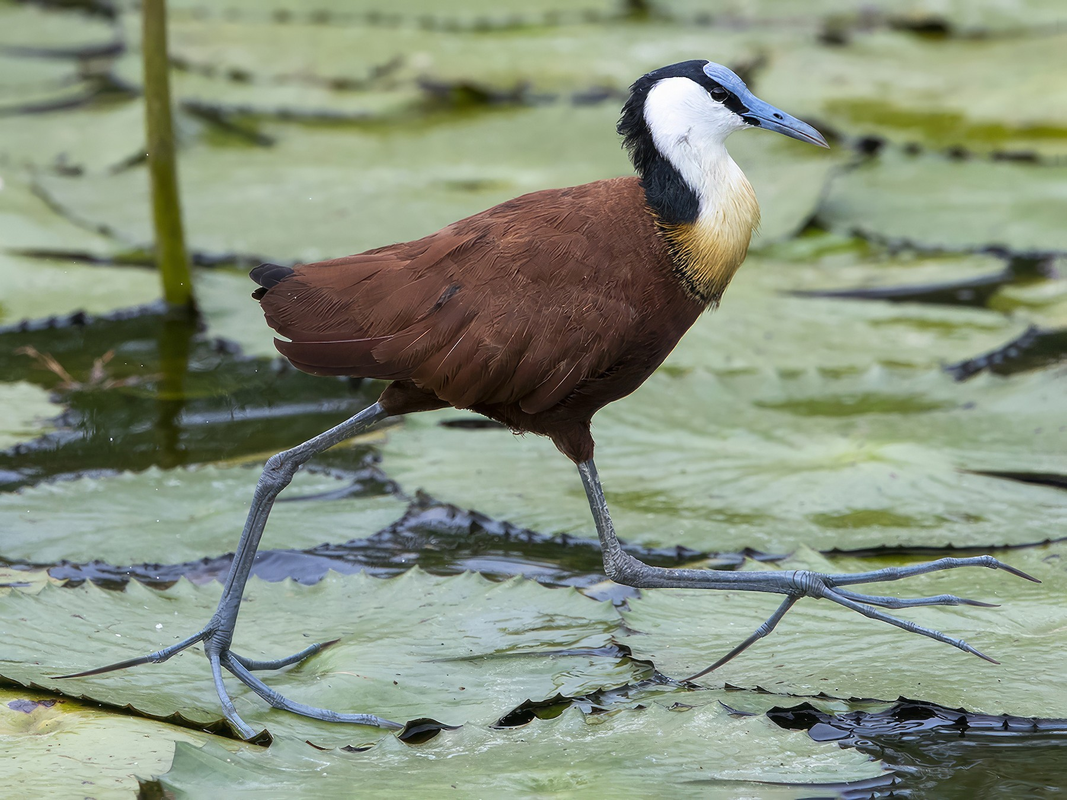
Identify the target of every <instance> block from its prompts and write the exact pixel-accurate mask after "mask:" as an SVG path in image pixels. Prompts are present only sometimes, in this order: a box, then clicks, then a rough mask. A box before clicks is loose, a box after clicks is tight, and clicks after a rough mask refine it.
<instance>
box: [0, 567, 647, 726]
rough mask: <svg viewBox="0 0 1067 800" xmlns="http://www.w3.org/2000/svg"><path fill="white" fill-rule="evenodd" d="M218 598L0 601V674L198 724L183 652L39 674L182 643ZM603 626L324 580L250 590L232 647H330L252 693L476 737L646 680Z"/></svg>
mask: <svg viewBox="0 0 1067 800" xmlns="http://www.w3.org/2000/svg"><path fill="white" fill-rule="evenodd" d="M220 590H221V589H220V586H219V585H218V584H211V585H209V586H204V587H197V586H194V585H192V584H190V583H188V582H186V581H180V582H179V583H177V584H175V585H174V586H173V587H172V588H170V589H168V590H166V591H162V592H160V591H155V590H152V589H147V588H145V587H143V586H141V585H139V584H136V583H131V584H130V585H129V587H128V588H127V589H126V591H124V592H113V591H108V590H104V589H99V588H97V587H95V586H93V585H92V584H89V583H86V584H83V585H82V586H81V587H78V588H77V589H59V588H55V587H45V589H44V590H42V591H41V592H40V593H39V594H37V595H35V596H34V595H28V594H26V593H23V592H11V593H9V594H8V595H7V596H5V597H0V627H2V628H3V631H2V635H3V639H4V642H5V646H4V650H3V652H2V653H0V676H2V677H3V678H5V679H7V680H11V681H16V682H18V683H20V684H23V685H30V684H32V685H36V686H43V687H48V688H49V689H50V690H54V691H59V692H62V693H64V694H66V695H69V696H83V697H88V698H91V699H93V700H97V701H100V702H106V703H112V704H116V705H126V704H130V705H132V706H133V707H134V708H136V709H137V710H139V711H140V712H142V713H146V714H149V715H153V716H160V717H163V716H167V715H170V714H174V713H180V714H181V715H182V716H183V717H184V718H186V719H188V720H191V721H193V722H194V723H196V724H207V723H209V722H212V721H214V720H217V719H218V718H219V717H220V716H221V715H220V712H219V707H218V699H217V698H216V697H215V694H214V690H213V687H212V684H211V680H210V673H209V671H208V667H207V663H206V661H205V660H204V659H203V658H201V657H200V656H199V655H198V654H196V653H194V652H190V653H187V654H186V655H185V656H183V657H179V658H176V659H173V660H171V661H168V662H166V665H165V666H145V667H139V668H135V669H131V670H128V671H124V672H119V673H112V674H107V675H100V676H95V677H91V678H79V679H69V680H64V681H56V680H54V679H52V678H51V677H50V676H52V675H57V674H63V673H65V672H72V671H75V670H80V669H85V668H88V667H92V666H96V665H99V664H102V663H107V662H108V661H115V660H119V659H124V658H130V657H133V656H136V655H140V654H142V653H147V652H150V651H153V650H157V649H159V648H160V647H162V646H165V645H167V644H170V643H172V642H175V641H177V640H179V639H181V638H183V637H185V636H188V635H189V634H190V633H192V632H193V631H194V630H195V629H196V626H199V625H202V624H204V623H205V622H206V621H207V620H208V618H209V617H210V616H211V614H212V613H213V612H214V609H215V605H216V603H217V602H218V598H219V594H220ZM472 608H477V609H478V611H477V613H472V611H471V609H472ZM618 625H619V617H618V614H617V612H616V611H615V609H614V608H613V606H612V605H611V604H610V603H606V602H597V601H594V600H590V599H588V598H586V597H583V596H582V595H581V594H579V593H578V592H577V591H576V590H574V589H549V588H545V587H543V586H541V585H540V584H538V583H536V582H534V581H528V580H524V579H522V578H514V579H512V580H509V581H506V582H504V583H495V584H494V583H491V582H490V581H488V580H486V579H485V578H482V577H480V576H478V575H475V574H471V573H467V574H464V575H459V576H455V577H451V578H435V577H431V576H429V575H427V574H426V573H423V572H420V571H418V570H412V571H410V572H407V573H404V574H403V575H401V576H399V577H397V578H392V579H389V580H382V579H378V578H370V577H367V576H366V575H363V574H358V575H350V576H340V575H337V574H330V575H327V576H326V578H325V579H323V580H322V581H321V582H319V583H317V584H315V585H313V586H301V585H299V584H294V583H292V582H289V581H285V582H282V583H265V582H263V581H260V580H257V579H255V578H253V579H252V580H251V581H250V583H249V585H248V588H247V590H246V592H245V601H244V604H243V605H242V607H241V621H240V624H239V625H238V627H237V634H236V637H235V642H234V648H235V650H236V651H237V652H240V653H242V654H243V655H246V656H248V657H251V658H263V657H267V658H277V657H280V656H283V655H288V654H289V653H291V652H294V651H297V650H300V649H302V648H304V647H307V646H308V645H309V644H310V643H312V642H316V641H319V642H321V641H329V640H331V639H336V638H338V637H340V639H341V640H340V642H338V643H337V644H335V645H334V646H332V647H330V648H328V649H326V650H324V651H323V652H321V653H320V654H318V655H317V656H315V657H313V658H311V659H309V660H307V661H305V662H304V663H303V664H301V665H300V666H299V667H298V668H295V669H291V670H289V671H287V672H284V673H263V675H264V676H265V680H266V681H267V682H268V683H269V684H270V685H271V686H272V687H274V688H275V689H277V690H278V691H280V692H282V693H283V694H286V695H287V696H291V697H292V698H293V699H295V700H300V701H302V702H306V703H310V704H313V705H319V706H324V707H327V708H333V709H335V710H338V711H363V712H372V713H377V714H380V715H382V716H385V717H387V718H390V719H396V720H399V721H404V720H407V719H412V718H417V717H427V716H429V717H434V718H435V719H438V720H440V721H442V722H445V723H449V724H453V725H459V724H465V723H477V724H480V725H487V724H490V723H492V722H494V721H495V720H496V719H498V718H499V717H501V716H503V715H504V714H505V713H507V712H508V711H510V710H511V709H513V708H515V707H516V706H518V705H519V704H520V703H522V702H523V701H525V700H528V699H530V700H535V701H540V700H544V699H547V698H550V697H553V696H555V695H556V694H562V695H564V696H568V697H570V696H578V695H584V694H587V693H589V692H593V691H597V690H600V689H604V688H611V687H617V686H623V685H627V684H629V683H632V682H634V681H635V680H639V679H642V678H645V677H647V676H648V674H649V670H648V668H647V666H644V665H641V664H639V663H636V662H632V661H630V660H629V659H628V658H625V657H620V656H617V655H614V654H613V648H610V647H609V645H610V644H611V642H612V636H613V635H614V634H615V632H616V630H617V628H618ZM601 648H608V649H607V650H606V651H601ZM197 649H198V648H197ZM228 685H229V687H230V690H231V692H233V698H234V702H235V704H236V707H237V710H238V712H239V713H240V714H241V715H242V716H243V717H244V718H245V719H246V720H247V721H248V722H249V724H251V725H252V726H253V727H263V726H266V727H268V728H270V730H271V731H272V732H273V733H274V734H275V735H276V736H278V737H290V736H291V737H295V738H298V739H299V740H304V739H308V738H310V739H312V740H313V741H314V742H316V744H321V745H328V746H332V745H336V744H348V743H352V742H357V743H358V742H371V741H374V740H375V739H377V738H379V737H380V736H382V735H383V733H384V732H383V731H380V730H378V729H372V728H365V727H359V726H347V725H330V724H327V723H321V722H315V721H312V720H307V719H305V718H302V717H297V716H295V715H293V714H289V713H284V712H278V711H274V710H268V708H267V706H266V705H265V704H264V703H263V702H262V701H261V700H260V699H259V698H258V697H256V696H255V695H253V694H252V693H251V692H250V691H248V690H245V689H244V688H243V687H242V686H240V684H238V683H237V682H236V681H229V682H228Z"/></svg>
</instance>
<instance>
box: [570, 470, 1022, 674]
mask: <svg viewBox="0 0 1067 800" xmlns="http://www.w3.org/2000/svg"><path fill="white" fill-rule="evenodd" d="M578 472H579V473H580V474H581V476H582V483H583V485H584V486H585V492H586V496H587V498H588V500H589V508H590V510H591V511H592V512H593V519H594V521H595V522H596V529H597V535H598V536H599V537H600V547H601V550H602V554H603V558H604V571H605V574H606V575H607V576H608V577H609V578H610V579H611V580H613V581H615V582H616V583H622V584H625V585H627V586H634V587H637V588H647V589H652V588H673V589H682V588H688V589H733V590H735V591H742V592H770V593H772V594H781V595H785V599H784V600H783V601H782V603H781V604H780V605H779V606H778V609H777V610H776V611H775V612H774V613H773V614H772V615H771V616H770V618H769V619H768V620H767V621H766V622H764V623H763V624H762V625H760V626H759V628H757V629H756V631H755V633H753V634H752V635H751V636H749V637H748V638H747V639H746V640H745V641H744V642H742V643H741V644H740V645H738V646H737V647H735V648H734V649H733V650H731V651H730V652H729V653H727V654H726V655H725V656H723V657H722V658H720V659H719V660H718V661H716V662H715V663H714V664H712V665H711V666H710V667H708V668H707V669H705V670H703V671H702V672H698V673H697V674H696V675H692V676H690V679H692V678H699V677H700V676H701V675H706V674H707V673H708V672H711V671H712V670H714V669H717V668H718V667H720V666H722V665H723V664H725V663H726V662H727V661H729V660H730V659H732V658H734V657H735V656H737V655H739V654H740V653H741V652H742V651H744V650H745V649H747V648H748V647H749V646H750V645H752V644H754V643H755V642H757V641H759V640H760V639H761V638H763V637H764V636H766V635H768V634H769V633H770V632H771V631H773V630H774V628H775V626H776V625H777V624H778V623H779V622H780V621H781V619H782V617H784V616H785V615H786V613H788V611H789V610H790V609H791V608H792V607H793V605H794V604H795V603H796V602H797V601H798V600H799V599H800V598H802V597H815V598H822V599H825V600H830V601H832V602H834V603H837V604H838V605H840V606H844V607H845V608H848V609H850V610H852V611H855V612H857V613H859V614H863V615H864V616H865V617H870V618H871V619H875V620H879V621H880V622H886V623H889V624H890V625H895V626H896V627H898V628H902V629H903V630H905V631H908V632H909V633H918V634H921V635H922V636H927V637H929V638H931V639H935V640H936V641H939V642H944V643H945V644H950V645H952V646H953V647H958V648H959V649H960V650H963V651H964V652H967V653H971V654H973V655H976V656H978V657H979V658H984V659H985V660H986V661H992V662H993V663H994V664H996V663H998V662H996V661H994V660H993V659H992V658H990V657H989V656H987V655H984V654H983V653H980V652H979V651H978V650H976V649H975V648H974V647H972V646H971V645H969V644H967V642H965V641H963V640H962V639H955V638H953V637H951V636H947V635H946V634H944V633H941V632H940V631H936V630H933V629H931V628H926V627H923V626H922V625H917V624H916V623H914V622H911V621H909V620H903V619H899V618H897V617H894V616H893V615H891V614H886V613H885V612H883V611H879V610H878V607H880V608H894V609H895V608H912V607H915V606H934V605H936V606H958V605H970V606H990V605H992V604H990V603H981V602H979V601H977V600H966V599H964V598H961V597H955V596H954V595H945V594H943V595H936V596H934V597H918V598H913V599H901V598H897V597H882V596H880V595H868V594H861V593H858V592H851V591H849V590H847V589H843V588H841V587H843V586H854V585H857V584H862V583H877V582H880V581H898V580H902V579H904V578H910V577H913V576H915V575H921V574H923V573H927V572H939V571H941V570H946V569H956V568H958V567H986V568H988V569H1002V570H1004V571H1005V572H1010V573H1011V574H1013V575H1017V576H1019V577H1020V578H1026V579H1027V580H1031V581H1034V582H1035V583H1040V581H1038V580H1037V578H1034V577H1031V576H1030V575H1027V574H1026V573H1025V572H1023V571H1022V570H1018V569H1016V568H1015V567H1012V566H1009V565H1008V564H1005V563H1004V562H1002V561H998V560H997V559H995V558H993V557H992V556H975V557H972V558H942V559H938V560H937V561H931V562H928V563H926V564H915V565H914V566H910V567H887V568H885V569H880V570H874V571H872V572H860V573H855V574H842V575H826V574H823V573H819V572H809V571H807V570H782V571H776V572H775V571H764V572H722V571H720V570H709V569H670V568H665V567H652V566H649V565H648V564H646V563H644V562H643V561H640V560H638V559H636V558H634V557H633V556H631V555H630V554H629V553H627V552H625V551H624V550H623V549H622V545H621V544H620V543H619V539H618V537H617V536H616V535H615V527H614V525H613V524H612V522H611V515H610V514H609V513H608V504H607V501H606V500H605V499H604V490H603V488H602V487H601V485H600V478H599V476H598V475H597V470H596V465H595V464H594V463H593V460H592V459H589V460H588V461H583V462H582V463H580V464H578Z"/></svg>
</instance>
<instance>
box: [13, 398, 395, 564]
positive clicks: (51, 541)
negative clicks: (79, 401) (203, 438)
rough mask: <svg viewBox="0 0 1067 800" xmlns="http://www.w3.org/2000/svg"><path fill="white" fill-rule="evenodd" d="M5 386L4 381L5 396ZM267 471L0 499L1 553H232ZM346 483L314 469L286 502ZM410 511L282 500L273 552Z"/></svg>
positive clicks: (144, 557) (170, 477)
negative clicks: (260, 477)
mask: <svg viewBox="0 0 1067 800" xmlns="http://www.w3.org/2000/svg"><path fill="white" fill-rule="evenodd" d="M15 386H16V387H20V386H22V387H24V386H25V384H15ZM5 387H6V385H5V384H0V391H6V390H7V389H6V388H5ZM33 388H34V390H35V391H40V390H39V389H36V387H33ZM259 474H260V470H259V468H258V465H257V466H256V467H253V468H243V467H231V468H228V469H220V468H218V467H213V466H205V467H201V468H199V469H175V470H160V469H158V468H152V469H149V470H146V471H145V472H141V473H123V474H121V475H114V476H110V477H103V478H100V477H85V478H79V479H78V480H66V481H57V482H54V483H42V484H39V485H37V486H33V487H28V488H25V489H22V490H21V491H19V492H16V493H13V494H0V529H2V530H3V531H4V537H3V542H2V543H0V555H2V556H3V557H5V558H7V559H9V560H14V561H20V560H24V561H32V562H36V563H39V564H46V563H55V562H57V561H74V562H80V563H84V562H87V561H92V560H95V559H99V560H102V561H107V562H109V563H111V564H116V565H118V564H123V565H125V564H140V563H155V564H176V563H182V562H185V561H194V560H196V559H199V558H205V557H211V556H217V555H221V554H223V553H232V552H233V550H234V548H235V547H236V546H237V539H238V537H239V536H240V534H241V529H242V528H243V527H244V521H245V517H246V516H247V515H248V507H249V504H250V503H251V499H252V491H253V489H254V488H255V485H256V480H257V479H258V478H259ZM346 485H347V484H346V483H345V482H344V481H343V480H339V479H338V478H335V477H331V476H329V475H323V474H315V473H307V472H306V471H305V472H302V473H301V474H300V476H299V477H298V478H297V479H295V480H294V484H293V486H291V487H290V488H289V489H288V490H287V492H286V494H285V495H284V497H286V498H296V497H300V496H301V495H304V496H308V495H316V494H324V493H329V492H336V491H338V490H339V489H342V488H343V487H345V486H346ZM406 507H407V504H406V503H404V502H403V501H402V500H400V499H399V498H396V497H393V496H392V495H384V496H379V497H356V498H347V499H330V500H305V501H300V502H279V503H277V504H276V505H275V507H274V510H273V511H272V512H271V517H270V526H269V529H268V532H267V534H266V539H265V542H266V546H267V547H274V548H278V547H285V548H294V549H302V548H308V547H314V546H315V545H318V544H322V543H323V542H343V541H346V540H348V539H356V538H361V537H365V536H370V535H371V534H373V533H376V532H377V531H379V530H381V529H382V528H384V527H385V526H386V525H388V524H389V523H391V522H393V521H394V520H396V519H398V518H399V517H400V516H401V515H403V513H404V509H405V508H406Z"/></svg>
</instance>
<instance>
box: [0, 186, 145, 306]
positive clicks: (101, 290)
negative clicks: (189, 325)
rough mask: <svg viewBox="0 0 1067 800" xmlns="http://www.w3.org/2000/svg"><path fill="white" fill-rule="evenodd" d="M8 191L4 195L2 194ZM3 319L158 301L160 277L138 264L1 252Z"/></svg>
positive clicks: (0, 272) (0, 273) (1, 304)
mask: <svg viewBox="0 0 1067 800" xmlns="http://www.w3.org/2000/svg"><path fill="white" fill-rule="evenodd" d="M0 196H2V195H0ZM0 283H2V284H3V286H4V296H3V299H2V300H0V324H5V325H6V324H10V323H12V322H17V321H18V320H20V319H34V318H36V317H48V316H53V315H57V314H70V313H71V312H74V311H86V312H88V313H90V314H100V313H104V312H106V311H111V310H113V309H115V308H120V307H122V306H136V305H142V304H144V303H150V302H152V301H153V300H156V299H157V298H158V297H159V294H160V288H159V276H158V275H156V274H155V272H153V271H151V270H147V269H142V268H138V267H110V266H105V265H102V264H88V263H85V262H81V261H75V260H62V261H61V260H59V259H53V258H26V257H23V256H14V255H9V254H7V253H4V252H2V251H0Z"/></svg>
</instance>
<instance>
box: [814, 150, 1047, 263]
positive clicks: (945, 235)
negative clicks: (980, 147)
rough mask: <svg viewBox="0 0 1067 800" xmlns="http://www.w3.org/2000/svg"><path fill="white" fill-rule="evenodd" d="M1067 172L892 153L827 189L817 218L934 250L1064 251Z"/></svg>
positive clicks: (841, 229)
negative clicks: (991, 248)
mask: <svg viewBox="0 0 1067 800" xmlns="http://www.w3.org/2000/svg"><path fill="white" fill-rule="evenodd" d="M1065 218H1067V167H1054V166H1042V167H1040V168H1035V167H1033V166H1029V165H1024V164H1013V163H1006V162H991V161H950V160H947V159H943V158H938V157H936V156H931V155H926V156H919V157H906V156H900V155H897V154H891V155H887V156H886V157H884V158H880V159H878V160H877V161H873V162H871V163H870V164H867V165H865V166H862V167H859V168H858V169H855V170H852V171H851V172H848V173H846V174H844V175H841V176H840V177H838V178H837V179H836V180H834V181H833V182H832V183H831V184H830V191H829V193H828V195H827V198H826V201H825V203H824V204H823V206H822V208H821V209H820V210H819V219H820V220H822V221H823V222H825V223H826V224H827V225H829V226H830V227H832V228H833V229H835V230H837V231H839V232H842V233H848V234H854V233H856V234H860V235H864V236H873V237H875V238H877V239H881V240H887V241H891V242H906V243H910V244H913V245H916V246H920V247H924V248H929V249H944V250H979V249H982V248H987V247H1000V248H1004V249H1006V250H1009V251H1012V252H1016V253H1033V252H1050V253H1064V252H1067V228H1065V226H1064V225H1063V220H1064V219H1065Z"/></svg>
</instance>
